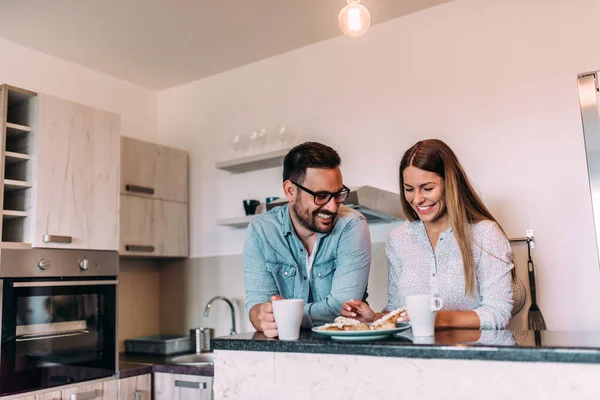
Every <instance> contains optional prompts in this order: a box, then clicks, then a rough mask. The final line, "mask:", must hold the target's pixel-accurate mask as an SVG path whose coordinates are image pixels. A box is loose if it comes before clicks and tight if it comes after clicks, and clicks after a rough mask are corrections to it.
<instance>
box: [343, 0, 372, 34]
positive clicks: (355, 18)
mask: <svg viewBox="0 0 600 400" xmlns="http://www.w3.org/2000/svg"><path fill="white" fill-rule="evenodd" d="M346 2H347V3H348V4H346V7H344V8H342V11H340V14H339V15H338V22H339V24H340V29H341V30H342V32H344V35H347V36H350V37H356V36H360V35H362V34H363V33H365V32H366V31H367V29H369V25H371V14H370V13H369V10H367V7H365V6H363V5H362V4H359V3H360V0H346Z"/></svg>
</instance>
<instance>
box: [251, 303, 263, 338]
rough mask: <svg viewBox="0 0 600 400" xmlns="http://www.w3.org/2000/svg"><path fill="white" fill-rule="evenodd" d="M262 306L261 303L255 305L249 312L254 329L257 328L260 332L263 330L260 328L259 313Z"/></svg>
mask: <svg viewBox="0 0 600 400" xmlns="http://www.w3.org/2000/svg"><path fill="white" fill-rule="evenodd" d="M260 306H261V303H259V304H255V305H253V306H252V308H250V312H249V313H248V314H249V317H250V323H252V326H253V327H254V329H256V330H257V331H259V332H262V329H261V328H260V321H259V320H258V315H259V314H260Z"/></svg>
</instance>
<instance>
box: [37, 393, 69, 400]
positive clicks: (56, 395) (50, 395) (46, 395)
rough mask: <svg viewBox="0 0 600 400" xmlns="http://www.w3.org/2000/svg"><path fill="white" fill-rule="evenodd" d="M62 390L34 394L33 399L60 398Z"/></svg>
mask: <svg viewBox="0 0 600 400" xmlns="http://www.w3.org/2000/svg"><path fill="white" fill-rule="evenodd" d="M62 398H63V397H62V392H61V391H58V392H52V393H44V394H38V395H37V396H35V400H62Z"/></svg>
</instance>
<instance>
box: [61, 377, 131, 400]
mask: <svg viewBox="0 0 600 400" xmlns="http://www.w3.org/2000/svg"><path fill="white" fill-rule="evenodd" d="M118 382H119V381H118V380H116V379H114V380H110V381H105V382H103V383H93V384H88V385H81V386H77V387H73V388H69V389H65V390H63V391H62V399H63V400H118V399H119V383H118Z"/></svg>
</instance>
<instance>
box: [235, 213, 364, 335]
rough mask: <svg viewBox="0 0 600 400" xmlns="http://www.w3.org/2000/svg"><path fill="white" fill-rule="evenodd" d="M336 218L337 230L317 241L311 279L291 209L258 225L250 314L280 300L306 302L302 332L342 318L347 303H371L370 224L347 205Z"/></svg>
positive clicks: (248, 244) (248, 282)
mask: <svg viewBox="0 0 600 400" xmlns="http://www.w3.org/2000/svg"><path fill="white" fill-rule="evenodd" d="M335 218H336V219H335V221H334V227H333V229H332V230H331V231H330V232H329V233H326V234H323V233H319V234H318V236H317V243H316V253H315V255H314V262H313V266H312V270H311V277H310V279H308V276H307V269H306V249H305V248H304V246H303V244H302V242H301V241H300V239H299V238H298V236H297V235H296V233H295V231H294V228H293V225H292V221H291V219H290V214H289V205H287V204H286V205H284V206H280V207H275V208H274V209H272V210H270V211H269V212H267V213H265V214H263V215H260V216H258V217H255V218H254V219H253V220H252V222H251V223H250V225H249V226H248V231H247V233H246V241H245V244H244V261H243V262H244V285H245V289H246V310H247V311H248V312H250V309H251V308H252V307H254V306H255V305H256V304H260V303H264V302H267V301H270V298H271V296H274V295H279V296H281V297H283V298H286V299H302V300H304V317H303V319H302V327H303V328H311V327H312V326H315V325H320V324H324V323H327V322H331V321H332V320H333V319H335V318H336V317H337V316H339V315H340V309H341V308H342V303H343V302H345V301H348V300H350V299H359V300H360V299H363V300H364V299H366V297H367V292H366V290H367V281H368V278H369V270H370V267H371V237H370V233H369V227H368V225H367V220H366V218H365V217H364V216H363V215H362V214H360V213H359V212H358V211H355V210H353V209H351V208H349V207H346V206H343V205H342V206H340V208H339V210H338V214H337V216H336V217H335ZM311 289H312V290H311ZM309 291H311V292H312V302H310V303H309V302H308V300H309Z"/></svg>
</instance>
